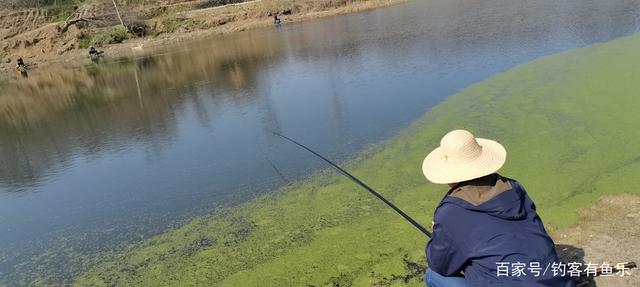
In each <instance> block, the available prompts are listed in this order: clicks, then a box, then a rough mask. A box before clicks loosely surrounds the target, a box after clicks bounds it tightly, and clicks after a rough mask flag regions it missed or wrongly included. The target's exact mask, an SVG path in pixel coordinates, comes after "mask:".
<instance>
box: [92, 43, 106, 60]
mask: <svg viewBox="0 0 640 287" xmlns="http://www.w3.org/2000/svg"><path fill="white" fill-rule="evenodd" d="M103 53H104V51H98V50H97V49H96V48H95V47H93V46H91V47H90V48H89V57H91V60H94V61H96V60H98V59H100V57H101V56H102V54H103Z"/></svg>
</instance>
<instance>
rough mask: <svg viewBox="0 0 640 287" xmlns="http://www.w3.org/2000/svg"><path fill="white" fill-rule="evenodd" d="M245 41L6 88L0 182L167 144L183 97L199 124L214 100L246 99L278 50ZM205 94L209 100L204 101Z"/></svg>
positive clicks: (22, 184) (71, 71) (0, 113)
mask: <svg viewBox="0 0 640 287" xmlns="http://www.w3.org/2000/svg"><path fill="white" fill-rule="evenodd" d="M251 42H252V41H251V38H246V39H241V40H239V41H233V42H230V43H227V42H222V43H224V45H210V44H209V45H207V44H206V43H199V44H196V47H195V48H193V50H192V51H183V52H178V53H174V54H171V55H169V56H167V55H164V56H147V57H144V58H140V59H135V60H134V59H125V60H121V61H118V62H116V63H109V64H105V65H89V66H85V67H58V68H57V69H55V70H45V71H42V72H41V73H36V74H34V75H33V76H32V77H31V79H30V80H29V81H19V82H17V84H16V85H15V86H10V87H9V88H8V89H7V90H5V91H4V92H3V94H4V96H3V97H0V107H1V110H0V162H1V163H7V164H2V165H0V186H2V185H4V186H5V187H6V191H9V192H16V191H27V190H30V189H31V188H33V187H34V186H35V185H37V184H38V183H39V182H40V181H41V180H42V178H43V177H46V176H47V175H50V174H52V173H55V172H57V171H58V170H64V167H65V166H66V165H67V164H68V161H69V159H70V158H71V157H73V156H74V155H77V154H83V155H85V156H91V155H92V154H99V153H100V152H103V151H105V150H118V149H123V148H126V145H130V144H135V142H146V143H151V144H153V143H163V142H167V141H170V139H171V137H173V136H174V135H175V132H176V131H175V128H176V122H175V121H176V119H175V118H174V112H175V111H176V110H180V109H183V108H185V105H186V104H187V97H185V96H184V95H189V96H188V99H189V101H191V103H190V107H191V108H193V109H194V112H195V114H196V115H197V116H198V119H199V121H200V122H201V123H203V124H208V123H209V122H210V121H211V116H210V115H209V114H210V113H215V112H216V109H217V108H218V105H224V103H227V102H230V103H232V104H234V105H247V104H250V103H251V102H253V101H255V96H256V94H254V93H249V92H245V91H246V90H247V89H248V88H249V87H251V86H254V85H255V82H256V76H257V73H258V70H259V69H260V67H261V66H262V65H268V64H269V62H271V61H274V60H276V55H273V53H274V51H276V50H277V49H279V48H280V44H279V42H278V41H275V40H274V39H271V38H267V39H264V41H261V43H260V45H253V43H251ZM202 91H206V93H202ZM203 97H210V100H212V101H213V103H214V105H213V106H207V105H203V104H202V101H203ZM268 110H269V109H267V112H268ZM270 121H272V122H273V121H275V117H273V115H271V120H270Z"/></svg>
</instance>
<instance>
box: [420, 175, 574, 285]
mask: <svg viewBox="0 0 640 287" xmlns="http://www.w3.org/2000/svg"><path fill="white" fill-rule="evenodd" d="M426 254H427V261H428V263H429V268H431V269H432V270H433V271H435V272H437V273H439V274H441V275H444V276H464V277H465V278H466V281H467V283H468V284H469V285H470V286H482V287H485V286H562V287H569V286H571V287H573V286H575V283H574V282H573V280H571V278H569V277H567V276H568V275H567V276H565V277H561V276H560V275H557V276H554V274H553V272H552V266H553V263H554V262H559V260H558V256H557V255H556V252H555V248H554V243H553V241H552V240H551V238H550V237H549V235H548V234H547V232H546V231H545V229H544V226H543V224H542V221H541V220H540V217H539V216H538V214H537V213H536V207H535V204H534V203H533V201H532V200H531V199H530V198H529V196H528V195H527V193H526V191H525V190H524V188H523V187H522V186H521V185H520V184H519V183H518V182H516V181H514V180H510V179H507V178H504V177H501V176H499V175H497V174H494V175H490V176H487V177H485V178H481V179H476V180H473V181H470V182H466V183H463V184H460V185H458V186H456V187H455V188H453V189H452V190H450V191H449V193H448V194H447V196H446V197H445V198H444V199H443V200H442V202H441V203H440V205H439V206H438V208H437V209H436V211H435V215H434V227H433V237H432V238H431V240H429V243H427V248H426ZM498 262H505V264H504V265H501V266H507V269H504V267H501V268H500V270H501V271H505V270H508V272H509V276H498V266H499V264H498ZM532 262H533V264H532ZM536 262H537V263H538V264H539V266H540V268H541V269H537V268H535V264H536ZM514 263H515V264H517V263H524V264H525V265H526V267H525V268H524V271H525V272H524V273H525V275H523V276H512V272H513V270H514V268H513V267H514V265H513V264H514ZM547 266H548V267H547ZM530 267H534V269H535V270H538V271H539V272H540V273H539V276H537V277H536V276H534V275H536V272H531V271H530V270H529V268H530ZM545 269H546V271H545ZM462 273H464V274H462Z"/></svg>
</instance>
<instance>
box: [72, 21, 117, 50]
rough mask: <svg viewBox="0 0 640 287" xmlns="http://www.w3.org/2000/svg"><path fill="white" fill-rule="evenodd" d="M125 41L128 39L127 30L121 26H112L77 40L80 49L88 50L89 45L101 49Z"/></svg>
mask: <svg viewBox="0 0 640 287" xmlns="http://www.w3.org/2000/svg"><path fill="white" fill-rule="evenodd" d="M127 39H129V34H128V32H127V29H125V28H124V27H122V26H114V27H110V28H106V29H99V30H96V31H94V32H93V33H91V34H85V35H83V36H82V38H80V39H78V40H79V41H78V42H79V44H78V46H79V47H80V48H82V49H86V48H89V46H91V45H94V46H98V47H101V46H104V45H106V44H118V43H122V42H124V41H125V40H127Z"/></svg>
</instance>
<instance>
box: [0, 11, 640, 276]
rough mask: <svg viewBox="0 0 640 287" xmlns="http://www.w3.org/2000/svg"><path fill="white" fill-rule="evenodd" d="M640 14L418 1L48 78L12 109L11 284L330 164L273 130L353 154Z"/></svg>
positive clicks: (4, 123) (4, 135) (2, 187)
mask: <svg viewBox="0 0 640 287" xmlns="http://www.w3.org/2000/svg"><path fill="white" fill-rule="evenodd" d="M639 12H640V1H622V0H619V1H599V0H590V1H577V0H574V1H569V0H565V1H555V0H554V1H551V0H548V1H524V0H521V1H511V0H509V1H508V0H503V1H496V0H490V1H467V0H457V1H444V0H436V1H416V2H414V3H411V4H407V5H400V6H396V7H391V8H386V9H381V10H375V11H372V12H368V13H361V14H354V15H349V16H345V17H335V18H330V19H324V20H319V21H313V22H307V23H302V24H295V25H288V26H284V27H282V28H281V29H272V28H268V29H262V30H255V31H249V32H244V33H238V34H235V35H229V36H224V37H215V38H212V39H209V40H206V41H201V42H197V43H189V44H185V45H182V46H181V47H180V48H175V47H174V48H171V47H169V48H163V49H164V50H159V51H154V52H153V55H151V56H145V57H138V58H135V59H124V60H118V61H112V62H106V63H102V64H100V65H88V66H86V67H58V68H56V69H46V70H45V69H42V70H34V71H32V73H31V74H30V77H29V78H28V80H19V81H17V82H16V84H15V86H10V87H5V88H3V90H2V94H1V95H0V220H1V221H0V232H1V233H0V234H1V237H0V258H3V257H4V258H5V260H3V262H2V263H0V276H2V274H3V273H4V274H12V275H11V276H13V275H15V274H17V273H23V274H24V273H25V272H29V270H33V268H35V266H37V264H39V263H37V262H36V263H34V262H31V263H28V264H25V265H23V266H22V267H19V268H18V270H16V269H15V268H16V266H17V265H16V263H17V262H22V261H23V260H25V258H29V257H30V256H32V255H33V254H38V253H40V252H42V251H43V250H46V249H49V248H54V249H55V248H57V246H60V244H62V245H65V246H73V247H74V248H75V250H76V251H79V252H82V253H91V252H95V251H97V250H104V249H109V248H114V247H115V246H118V245H120V244H125V243H128V242H134V241H136V240H139V239H140V238H143V237H145V236H150V235H153V234H157V233H158V232H161V231H163V230H165V229H166V228H170V227H171V226H174V225H176V224H179V223H180V222H181V220H183V219H185V218H189V217H190V216H193V215H197V214H202V213H205V212H208V211H209V210H211V208H212V207H213V206H216V205H218V204H225V203H233V202H241V201H244V200H246V199H249V198H251V197H253V196H256V195H259V194H262V193H265V192H268V191H271V190H273V189H275V188H277V187H278V186H280V185H282V184H283V182H284V181H285V180H296V179H301V178H304V177H305V176H307V175H309V174H310V173H311V172H312V171H314V170H316V169H318V168H320V167H322V165H321V163H320V162H317V161H316V160H315V159H313V158H312V157H309V156H308V155H307V154H305V153H303V152H299V151H298V150H296V149H295V148H292V147H291V146H289V145H287V144H285V143H283V142H282V141H280V140H278V139H276V138H273V137H270V136H269V135H268V134H267V133H266V132H265V131H264V130H265V129H266V128H268V129H275V130H278V131H281V132H283V133H285V134H288V135H291V136H293V137H296V138H297V139H299V140H301V141H302V142H304V143H307V144H309V145H310V146H312V147H313V148H315V149H317V150H318V151H320V152H322V153H324V154H326V155H328V156H329V157H331V158H333V159H338V160H344V159H347V158H351V157H353V156H354V155H355V154H356V153H357V152H358V151H360V150H362V148H363V147H365V146H366V145H368V144H371V143H374V142H377V141H380V140H382V139H385V138H388V137H389V136H391V135H393V134H395V133H396V132H397V131H398V130H400V129H401V128H403V127H405V126H406V125H407V124H409V123H410V122H411V121H412V120H414V119H416V118H417V117H419V116H420V115H421V114H423V113H424V112H425V111H426V110H428V108H429V107H431V106H433V105H435V104H437V103H438V102H440V101H441V100H442V99H444V98H446V97H447V96H448V95H451V94H453V93H455V92H456V91H458V90H460V89H462V88H464V87H466V86H468V85H470V84H472V83H474V82H477V81H479V80H482V79H484V78H486V77H489V76H491V75H492V74H495V73H497V72H501V71H505V70H506V69H508V68H511V67H513V66H515V65H517V64H520V63H523V62H526V61H529V60H532V59H534V58H537V57H539V56H543V55H547V54H551V53H556V52H560V51H563V50H567V49H572V48H576V47H581V46H585V45H588V44H591V43H594V42H599V41H607V40H610V39H613V38H616V37H620V36H624V35H629V34H632V33H634V32H637V31H638V23H640V22H639V20H638V17H639V16H638V15H640V13H639ZM270 162H271V164H270ZM274 167H275V168H277V169H278V172H281V173H282V175H283V177H284V179H283V177H280V176H278V175H277V173H276V171H275V170H274ZM61 242H62V243H61ZM53 256H54V258H53V259H52V260H53V261H54V262H55V261H58V264H59V265H60V266H63V265H64V263H63V262H64V256H63V255H60V254H57V255H56V254H54V255H53ZM55 256H59V258H58V257H55ZM20 268H22V269H20ZM58 268H59V267H58ZM60 272H64V271H60ZM0 282H1V281H0Z"/></svg>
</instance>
